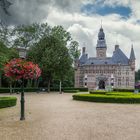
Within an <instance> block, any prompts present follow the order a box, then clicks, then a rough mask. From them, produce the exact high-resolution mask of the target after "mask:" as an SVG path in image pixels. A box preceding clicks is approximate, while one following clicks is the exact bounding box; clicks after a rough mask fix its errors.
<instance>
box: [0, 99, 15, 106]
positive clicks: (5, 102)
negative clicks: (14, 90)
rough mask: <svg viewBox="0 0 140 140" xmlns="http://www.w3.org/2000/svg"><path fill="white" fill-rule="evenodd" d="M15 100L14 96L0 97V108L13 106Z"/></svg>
mask: <svg viewBox="0 0 140 140" xmlns="http://www.w3.org/2000/svg"><path fill="white" fill-rule="evenodd" d="M16 102H17V98H16V97H0V108H6V107H11V106H15V105H16Z"/></svg>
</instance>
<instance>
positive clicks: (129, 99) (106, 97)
mask: <svg viewBox="0 0 140 140" xmlns="http://www.w3.org/2000/svg"><path fill="white" fill-rule="evenodd" d="M73 99H74V100H80V101H90V102H103V103H130V104H134V103H140V94H134V93H131V92H130V93H129V92H109V93H106V94H76V95H73Z"/></svg>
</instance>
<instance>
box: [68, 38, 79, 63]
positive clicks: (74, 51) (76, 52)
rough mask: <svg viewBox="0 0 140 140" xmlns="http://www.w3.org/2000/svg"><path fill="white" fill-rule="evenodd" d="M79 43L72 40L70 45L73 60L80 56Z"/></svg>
mask: <svg viewBox="0 0 140 140" xmlns="http://www.w3.org/2000/svg"><path fill="white" fill-rule="evenodd" d="M78 47H79V44H78V42H77V41H71V43H70V45H69V53H70V56H71V58H72V59H73V61H75V60H76V59H78V58H79V56H80V50H79V48H78Z"/></svg>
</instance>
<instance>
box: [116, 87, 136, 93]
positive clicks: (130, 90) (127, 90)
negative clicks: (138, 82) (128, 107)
mask: <svg viewBox="0 0 140 140" xmlns="http://www.w3.org/2000/svg"><path fill="white" fill-rule="evenodd" d="M113 91H120V92H134V89H118V88H114V89H113Z"/></svg>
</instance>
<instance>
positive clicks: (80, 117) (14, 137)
mask: <svg viewBox="0 0 140 140" xmlns="http://www.w3.org/2000/svg"><path fill="white" fill-rule="evenodd" d="M0 96H2V95H0ZM15 96H17V97H18V104H17V106H16V107H12V108H6V109H0V140H140V105H133V104H127V105H123V104H105V103H90V102H82V101H73V100H72V94H58V93H50V94H48V93H44V94H43V93H41V94H36V93H34V94H27V95H25V97H26V120H25V121H19V116H20V104H19V101H20V95H15Z"/></svg>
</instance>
